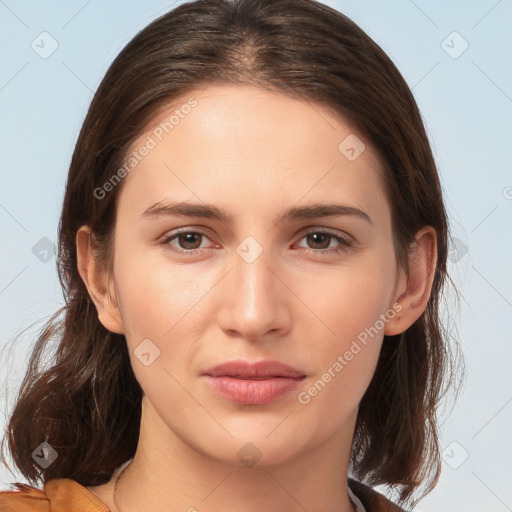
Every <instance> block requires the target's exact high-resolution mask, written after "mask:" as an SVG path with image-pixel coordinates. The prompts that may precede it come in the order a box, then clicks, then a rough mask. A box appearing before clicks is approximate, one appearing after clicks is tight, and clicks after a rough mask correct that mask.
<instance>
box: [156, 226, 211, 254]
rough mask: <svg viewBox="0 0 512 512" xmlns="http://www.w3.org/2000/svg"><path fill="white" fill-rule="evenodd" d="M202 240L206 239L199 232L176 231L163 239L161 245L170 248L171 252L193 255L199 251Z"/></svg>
mask: <svg viewBox="0 0 512 512" xmlns="http://www.w3.org/2000/svg"><path fill="white" fill-rule="evenodd" d="M203 238H208V237H207V236H206V234H205V233H202V232H201V231H190V230H189V231H185V230H183V231H178V232H174V233H171V234H170V235H169V236H167V237H165V238H164V239H163V240H162V242H161V244H162V245H164V246H167V247H169V248H171V249H172V250H173V251H176V252H182V253H185V254H194V253H196V252H199V251H200V250H201V242H202V239H203Z"/></svg>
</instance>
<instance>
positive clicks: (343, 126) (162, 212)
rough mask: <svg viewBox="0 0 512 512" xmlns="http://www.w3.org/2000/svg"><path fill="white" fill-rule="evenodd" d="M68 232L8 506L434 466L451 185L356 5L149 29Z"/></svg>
mask: <svg viewBox="0 0 512 512" xmlns="http://www.w3.org/2000/svg"><path fill="white" fill-rule="evenodd" d="M59 242H60V245H59V270H60V279H61V283H62V285H63V288H64V290H65V296H66V306H65V307H64V308H63V309H62V310H61V311H59V312H57V313H56V315H55V316H54V318H53V319H52V320H51V321H50V323H49V324H48V326H47V327H46V329H45V330H44V331H43V332H42V334H41V336H40V338H39V340H38V343H37V344H36V347H35V349H34V353H33V354H32V360H31V366H30V368H29V372H28V373H27V376H26V378H25V380H24V382H23V385H22V388H21V392H20V396H19V398H18V401H17V403H16V406H15V408H14V410H13V413H12V417H11V419H10V423H9V426H8V432H7V442H8V446H9V449H10V452H11V453H12V456H13V459H14V462H15V463H16V465H17V467H18V468H19V470H20V471H21V472H22V474H23V475H25V476H26V478H27V479H28V480H30V481H32V482H36V481H37V480H38V479H41V481H42V482H43V483H44V489H43V490H39V489H36V488H34V487H31V486H28V485H24V484H20V483H18V484H15V487H16V490H13V491H8V492H7V491H6V492H3V493H0V511H4V510H38V511H39V510H41V511H42V510H45V511H46V510H66V511H72V510H73V511H74V510H76V511H78V510H90V511H108V510H110V511H112V512H140V511H146V510H151V511H154V512H159V511H163V510H165V511H178V510H189V511H194V510H199V511H201V510H205V511H208V510H209V511H215V510H229V509H235V508H236V509H238V510H244V511H253V510H254V511H256V510H258V511H259V510H266V511H270V512H273V511H276V512H277V511H281V510H293V511H295V510H297V511H299V510H308V511H310V512H313V511H326V510H332V511H343V512H348V511H358V512H360V511H366V512H370V511H381V510H404V508H403V507H406V506H407V507H408V506H411V505H414V503H415V502H416V501H417V500H418V497H421V496H422V495H424V494H426V493H427V492H429V491H430V490H431V489H432V488H433V487H434V486H435V484H436V482H437V479H438V477H439V472H440V457H439V446H438V438H437V423H436V415H435V411H436V407H437V405H438V403H439V400H440V397H441V396H442V394H443V392H444V391H446V389H447V387H446V386H445V384H446V383H447V382H448V383H449V377H450V376H451V373H450V372H449V371H448V369H449V368H450V365H449V363H450V360H449V359H448V354H449V352H448V346H447V344H446V340H445V339H444V338H443V335H442V327H441V325H440V322H439V318H438V304H439V299H440V296H441V292H442V289H443V284H444V281H445V279H446V256H447V219H446V213H445V208H444V204H443V199H442V192H441V187H440V183H439V179H438V175H437V171H436V166H435V162H434V159H433V156H432V152H431V149H430V147H429V143H428V139H427V136H426V134H425V130H424V126H423V123H422V120H421V116H420V113H419V112H418V108H417V105H416V103H415V101H414V98H413V96H412V94H411V92H410V90H409V88H408V86H407V84H406V83H405V81H404V80H403V78H402V76H401V75H400V73H399V72H398V70H397V69H396V67H395V66H394V65H393V63H392V62H391V61H390V59H389V58H388V57H387V56H386V55H385V54H384V52H383V51H382V50H381V49H380V47H379V46H378V45H377V44H376V43H375V42H374V41H373V40H372V39H370V38H369V37H368V35H366V34H365V33H364V32H363V31H362V30H361V29H360V28H359V27H357V26H356V25H355V24H354V23H353V22H352V21H350V20H349V19H348V18H346V17H345V16H343V15H342V14H340V13H339V12H337V11H335V10H333V9H330V8H329V7H326V6H325V5H322V4H320V3H317V2H314V1H312V0H298V1H297V0H272V1H270V0H259V1H256V0H235V1H228V0H211V1H206V0H198V1H195V2H190V3H187V4H183V5H181V6H179V7H177V8H176V9H174V10H173V11H171V12H169V13H168V14H166V15H164V16H162V17H161V18H159V19H157V20H156V21H154V22H153V23H151V24H150V25H149V26H148V27H146V28H145V29H144V30H143V31H141V32H140V33H139V34H138V35H137V36H136V37H135V38H134V39H133V40H132V41H131V42H130V43H129V44H128V45H127V46H126V47H125V48H124V49H123V51H122V52H121V53H120V54H119V56H118V57H117V58H116V59H115V61H114V62H113V64H112V65H111V67H110V69H109V70H108V72H107V74H106V76H105V78H104V80H103V82H102V83H101V85H100V87H99V89H98V91H97V93H96V95H95V97H94V99H93V101H92V104H91V107H90V109H89V112H88V114H87V117H86V119H85V121H84V124H83V127H82V130H81V132H80V135H79V138H78V141H77V144H76V148H75V152H74V155H73V159H72V162H71V166H70V170H69V176H68V181H67V185H66V194H65V198H64V204H63V210H62V215H61V221H60V227H59ZM60 315H62V318H59V316H60ZM54 336H57V337H58V339H59V348H58V350H57V353H56V355H55V360H54V364H53V365H52V367H50V368H49V369H46V370H43V369H40V368H39V361H40V358H41V356H42V354H43V351H44V349H45V348H46V347H47V346H48V344H49V342H50V340H51V339H52V337H54ZM446 377H448V379H445V378H446ZM378 484H387V485H389V486H391V487H392V488H394V489H395V490H396V491H397V495H398V497H397V504H394V503H392V502H391V501H390V500H389V499H387V498H385V497H384V496H382V495H381V494H379V493H378V492H377V491H376V490H374V489H373V488H372V486H374V485H378ZM420 491H423V494H421V493H420ZM50 507H51V508H50Z"/></svg>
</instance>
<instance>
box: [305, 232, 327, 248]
mask: <svg viewBox="0 0 512 512" xmlns="http://www.w3.org/2000/svg"><path fill="white" fill-rule="evenodd" d="M308 237H310V239H313V242H314V243H315V244H321V245H322V247H314V249H325V248H327V247H329V241H330V238H331V235H327V234H325V233H310V234H309V235H308ZM318 238H320V240H318ZM322 239H323V241H324V243H323V244H322ZM325 240H327V244H325Z"/></svg>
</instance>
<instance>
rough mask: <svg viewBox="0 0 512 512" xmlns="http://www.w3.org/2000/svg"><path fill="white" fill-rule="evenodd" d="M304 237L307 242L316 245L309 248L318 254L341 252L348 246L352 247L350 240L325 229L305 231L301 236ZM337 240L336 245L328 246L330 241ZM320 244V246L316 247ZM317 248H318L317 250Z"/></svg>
mask: <svg viewBox="0 0 512 512" xmlns="http://www.w3.org/2000/svg"><path fill="white" fill-rule="evenodd" d="M302 238H303V239H304V238H306V239H307V241H308V242H309V243H312V244H313V245H317V247H313V248H311V252H314V253H320V254H332V253H338V254H339V253H341V252H346V251H347V249H348V248H349V247H352V245H353V244H352V242H351V241H350V240H349V239H348V238H346V237H344V236H341V235H338V234H335V233H332V232H330V231H326V230H321V229H320V230H315V231H309V232H308V233H305V234H304V235H303V237H302ZM333 241H335V242H338V246H337V247H331V248H329V245H330V244H331V242H333ZM318 245H320V247H318ZM317 249H318V250H317Z"/></svg>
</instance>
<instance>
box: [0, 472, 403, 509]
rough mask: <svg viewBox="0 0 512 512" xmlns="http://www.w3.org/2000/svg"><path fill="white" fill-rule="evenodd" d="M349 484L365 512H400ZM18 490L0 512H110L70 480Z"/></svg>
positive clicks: (3, 500)
mask: <svg viewBox="0 0 512 512" xmlns="http://www.w3.org/2000/svg"><path fill="white" fill-rule="evenodd" d="M349 484H350V488H351V490H352V491H353V492H354V494H355V495H356V496H357V497H358V498H359V499H360V500H361V502H362V504H363V506H364V507H365V510H366V512H401V511H402V512H403V510H402V509H401V508H399V507H397V506H396V505H394V504H393V503H392V502H391V501H389V500H388V499H387V498H385V497H384V496H383V495H382V494H379V493H378V492H377V491H375V490H373V489H372V488H371V487H369V486H367V485H365V484H362V483H361V482H358V481H355V480H353V479H349ZM18 486H21V487H22V488H21V489H20V490H12V491H2V492H0V512H111V511H110V509H109V508H108V507H107V506H106V505H105V504H104V503H103V502H102V501H101V500H100V499H99V498H98V497H97V496H96V495H95V494H94V493H93V492H92V491H90V490H89V489H87V487H84V486H83V485H81V484H79V483H78V482H76V481H75V480H72V479H70V478H57V479H54V480H50V481H49V482H47V483H46V484H45V485H44V490H40V489H36V488H35V487H32V486H30V485H26V484H18Z"/></svg>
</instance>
